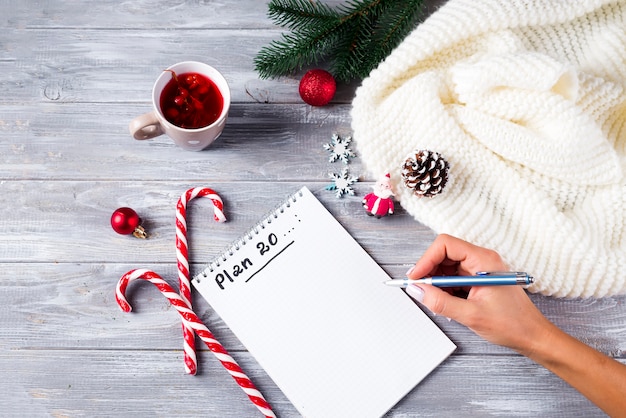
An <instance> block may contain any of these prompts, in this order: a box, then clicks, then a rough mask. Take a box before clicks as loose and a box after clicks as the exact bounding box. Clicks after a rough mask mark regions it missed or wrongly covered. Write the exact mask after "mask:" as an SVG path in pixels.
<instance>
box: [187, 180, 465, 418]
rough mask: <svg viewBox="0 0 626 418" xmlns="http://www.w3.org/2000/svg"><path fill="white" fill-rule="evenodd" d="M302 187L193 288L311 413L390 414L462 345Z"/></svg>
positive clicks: (306, 412) (304, 411) (299, 405)
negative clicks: (388, 282) (397, 285)
mask: <svg viewBox="0 0 626 418" xmlns="http://www.w3.org/2000/svg"><path fill="white" fill-rule="evenodd" d="M300 193H301V194H302V196H298V197H297V198H296V201H295V202H291V203H290V205H289V207H286V208H284V211H283V212H282V213H278V214H277V217H273V216H272V217H270V220H271V223H269V224H267V225H265V227H264V228H261V227H259V228H258V229H257V231H258V233H255V232H252V233H251V234H250V236H249V237H248V238H249V241H247V242H246V244H245V245H244V244H242V245H241V246H240V249H239V250H238V251H233V252H232V256H231V255H229V254H226V255H227V257H224V258H226V261H222V262H221V263H220V266H215V268H214V269H213V271H212V272H211V271H208V270H207V271H205V273H206V277H203V276H202V275H198V276H196V278H195V279H194V280H193V283H194V286H195V287H196V288H197V289H198V291H200V293H201V294H202V296H203V297H205V298H206V299H207V301H208V302H209V304H210V305H211V306H212V307H213V309H214V310H215V311H216V312H217V313H218V314H219V315H220V316H221V317H222V319H223V320H224V321H225V322H226V324H227V325H228V326H229V327H230V329H231V330H232V331H233V332H234V333H235V334H236V335H237V337H238V338H239V339H240V341H241V342H242V343H243V344H244V346H245V347H246V348H247V349H248V350H249V352H250V353H251V354H252V355H253V356H254V357H255V359H256V360H257V361H258V362H259V364H260V365H261V366H262V367H263V368H264V369H265V370H266V372H267V373H268V375H269V376H270V377H271V378H272V379H273V380H274V382H275V383H276V384H277V385H278V387H279V388H280V389H281V390H282V391H283V393H284V394H285V395H286V396H287V397H288V398H289V400H290V401H291V402H292V403H293V404H294V406H295V407H296V408H297V409H298V411H299V412H300V413H302V415H304V416H306V417H308V418H315V417H320V418H329V417H342V418H344V417H346V416H358V417H376V416H381V415H383V414H384V413H385V412H387V411H388V410H389V409H390V408H391V407H392V406H393V405H395V404H396V403H397V402H398V401H399V400H400V399H401V398H402V397H404V395H406V393H408V392H409V391H410V390H412V389H413V387H415V385H416V384H417V383H419V382H420V381H421V380H422V379H423V378H424V377H425V376H426V375H427V374H428V373H429V372H430V371H432V369H434V368H435V367H436V366H437V365H438V364H439V363H440V362H441V361H443V360H444V359H445V358H446V357H447V356H448V355H449V354H450V353H451V352H452V351H453V350H454V348H455V346H454V344H453V343H452V342H451V341H450V340H449V339H448V338H447V337H446V336H445V335H444V334H443V333H442V332H441V330H439V328H437V327H436V326H435V325H434V323H433V322H432V321H431V320H430V319H429V318H428V317H427V316H426V315H425V314H424V313H423V312H422V311H421V310H420V309H419V308H418V307H417V306H416V305H415V303H414V302H413V301H412V300H411V299H410V298H409V297H408V296H407V295H406V294H405V293H404V292H403V291H402V290H401V289H398V288H392V287H389V286H385V285H384V284H383V282H384V281H385V280H388V279H389V277H388V275H387V274H386V273H385V272H384V271H383V270H382V269H381V268H380V267H379V266H378V265H377V264H376V263H375V262H374V260H373V259H372V258H371V257H370V256H369V255H368V254H367V253H366V252H365V251H364V250H363V249H362V248H361V247H360V246H359V244H358V243H357V242H356V241H355V240H354V239H353V238H352V237H351V236H350V235H349V234H348V233H347V231H346V230H345V229H344V228H343V227H342V226H341V225H340V224H339V223H338V222H337V220H336V219H335V218H334V217H333V216H332V215H331V214H330V213H329V212H328V211H327V210H326V208H324V206H323V205H322V204H321V203H320V202H319V201H318V200H317V199H316V198H315V197H314V196H313V194H311V192H310V191H309V190H308V189H306V188H303V189H302V190H301V191H300ZM261 253H262V254H261ZM198 279H200V281H198ZM209 328H210V326H209ZM409 353H414V354H415V355H413V356H408V354H409Z"/></svg>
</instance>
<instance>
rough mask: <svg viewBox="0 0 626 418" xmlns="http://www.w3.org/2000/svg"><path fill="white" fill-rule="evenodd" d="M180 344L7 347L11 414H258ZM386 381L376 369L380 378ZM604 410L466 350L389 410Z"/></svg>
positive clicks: (286, 410) (280, 406) (1, 389)
mask: <svg viewBox="0 0 626 418" xmlns="http://www.w3.org/2000/svg"><path fill="white" fill-rule="evenodd" d="M233 356H234V357H235V359H236V360H237V361H238V362H239V363H240V364H241V366H242V368H243V369H244V370H245V371H246V373H247V374H248V375H249V376H250V378H251V379H252V380H253V381H254V382H255V384H256V385H257V386H258V388H259V389H260V390H261V391H262V392H263V394H264V396H265V397H266V398H267V399H268V401H269V402H270V404H272V405H273V407H274V408H275V409H276V410H277V412H278V415H279V416H280V417H281V418H284V417H298V416H299V414H298V413H297V412H296V411H295V408H294V407H293V406H292V405H291V404H290V403H289V402H288V401H287V400H286V398H285V397H284V395H283V394H282V393H281V392H280V391H279V390H278V388H277V387H276V386H275V385H274V384H273V382H272V381H271V380H270V379H269V378H268V377H267V375H265V373H264V372H263V370H260V369H259V368H258V366H257V365H256V362H255V361H254V360H253V359H252V358H251V357H250V355H249V354H248V353H233ZM177 360H178V356H177V354H176V353H172V352H170V351H154V350H144V351H132V350H127V351H125V350H90V351H84V350H18V351H3V352H0V369H2V370H4V371H6V372H5V374H4V375H3V376H4V377H5V378H4V379H2V380H1V381H0V397H1V398H2V399H11V402H8V403H6V402H5V403H3V415H4V416H24V413H25V412H26V414H27V415H28V416H72V417H93V416H164V417H189V416H207V417H237V418H238V417H243V416H257V413H256V409H255V408H254V406H252V404H251V403H250V402H249V401H248V399H247V397H246V396H245V395H244V394H243V392H242V391H241V390H240V389H239V387H238V386H236V384H235V383H234V381H233V380H232V379H231V378H230V376H229V375H228V374H227V373H226V371H225V370H224V369H222V366H221V365H220V364H219V363H218V362H217V360H215V358H213V357H212V356H211V355H202V356H201V357H200V368H201V370H202V371H201V372H200V374H198V375H196V376H195V377H192V376H187V375H185V374H184V373H183V371H182V366H181V365H180V364H179V363H178V362H177ZM372 378H376V376H372ZM489 415H495V416H505V415H514V416H527V417H537V416H550V417H572V416H580V417H600V416H603V414H602V413H601V412H600V411H599V410H598V409H597V408H596V407H595V406H593V405H592V404H590V403H589V402H588V401H587V400H586V399H585V398H583V397H582V396H581V395H580V394H578V393H577V392H576V391H575V390H574V389H572V388H571V387H569V386H567V385H566V384H565V383H563V382H562V381H561V380H559V379H558V378H557V377H555V376H554V375H551V374H550V373H549V372H547V371H546V370H545V369H542V368H541V367H539V366H537V365H535V364H533V363H532V362H530V361H529V360H527V359H524V358H522V357H519V356H517V357H512V356H511V357H509V356H505V357H502V356H456V357H452V358H450V359H449V360H447V361H446V362H445V363H443V364H442V365H441V366H439V367H438V368H437V369H436V370H435V371H434V372H433V373H432V374H431V375H430V376H428V377H427V378H426V379H425V380H424V381H423V382H422V383H421V384H420V385H418V386H417V387H416V388H415V389H414V390H413V391H411V392H410V393H409V394H408V395H407V396H406V397H405V398H404V399H403V400H401V401H400V402H399V403H398V404H397V405H396V407H395V408H393V409H392V410H391V411H390V412H389V413H388V414H387V415H386V416H387V417H398V418H399V417H418V416H436V417H458V416H463V417H484V416H489Z"/></svg>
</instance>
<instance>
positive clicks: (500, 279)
mask: <svg viewBox="0 0 626 418" xmlns="http://www.w3.org/2000/svg"><path fill="white" fill-rule="evenodd" d="M534 282H535V279H534V278H533V277H532V276H529V275H528V273H524V272H523V271H501V272H498V271H495V272H487V271H479V272H476V275H475V276H433V277H424V278H421V279H415V280H413V279H396V280H387V281H386V282H384V283H385V284H386V285H387V286H394V287H407V286H409V285H412V284H420V283H423V284H431V285H433V286H437V287H471V286H510V285H522V286H525V285H529V284H532V283H534Z"/></svg>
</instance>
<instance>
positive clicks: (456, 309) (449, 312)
mask: <svg viewBox="0 0 626 418" xmlns="http://www.w3.org/2000/svg"><path fill="white" fill-rule="evenodd" d="M406 293H407V294H408V295H409V296H411V297H412V298H413V299H415V300H416V301H418V302H419V303H421V304H422V305H424V306H426V307H427V308H428V309H429V310H430V311H431V312H432V313H434V314H436V315H441V316H445V317H447V318H451V319H454V320H455V321H457V322H460V323H463V322H464V321H463V318H464V317H465V316H466V315H467V311H468V310H469V309H471V305H470V304H468V302H467V300H465V299H461V298H458V297H456V296H452V295H451V294H449V293H448V292H445V291H443V290H441V289H439V288H437V287H435V286H431V285H428V284H419V285H417V284H412V285H410V286H407V288H406Z"/></svg>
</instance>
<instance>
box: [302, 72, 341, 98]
mask: <svg viewBox="0 0 626 418" xmlns="http://www.w3.org/2000/svg"><path fill="white" fill-rule="evenodd" d="M299 91H300V97H301V98H302V100H304V101H305V102H306V103H308V104H310V105H311V106H325V105H327V104H328V103H329V102H330V101H331V100H332V98H333V97H334V96H335V91H337V83H336V82H335V78H334V77H333V76H332V74H331V73H329V72H328V71H326V70H321V69H315V70H309V71H307V72H306V74H304V76H303V77H302V79H301V80H300V88H299Z"/></svg>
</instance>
